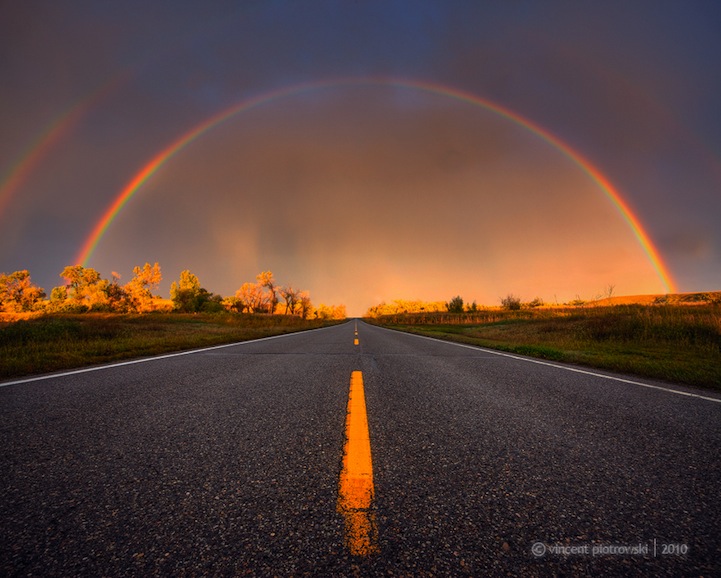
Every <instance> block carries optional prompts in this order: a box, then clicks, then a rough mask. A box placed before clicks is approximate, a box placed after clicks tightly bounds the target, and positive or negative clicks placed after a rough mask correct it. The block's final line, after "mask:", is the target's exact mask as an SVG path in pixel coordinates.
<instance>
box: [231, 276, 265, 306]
mask: <svg viewBox="0 0 721 578" xmlns="http://www.w3.org/2000/svg"><path fill="white" fill-rule="evenodd" d="M235 296H236V298H237V299H239V300H240V302H241V303H242V305H241V311H246V310H247V311H248V313H257V312H258V311H260V310H261V309H263V308H264V307H265V306H266V304H265V303H264V294H263V287H262V286H260V285H257V284H256V283H243V285H241V287H240V289H238V290H237V291H236V292H235Z"/></svg>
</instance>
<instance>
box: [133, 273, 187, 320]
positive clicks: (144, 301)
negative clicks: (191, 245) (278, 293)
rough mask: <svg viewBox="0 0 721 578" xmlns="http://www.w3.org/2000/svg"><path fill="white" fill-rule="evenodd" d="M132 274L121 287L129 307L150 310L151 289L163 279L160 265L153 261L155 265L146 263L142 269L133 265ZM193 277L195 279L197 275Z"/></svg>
mask: <svg viewBox="0 0 721 578" xmlns="http://www.w3.org/2000/svg"><path fill="white" fill-rule="evenodd" d="M133 275H134V276H133V278H132V279H131V280H130V282H129V283H127V284H126V285H125V287H124V288H123V289H124V290H125V293H126V298H127V302H128V307H129V309H131V310H133V311H137V312H139V313H143V312H146V311H152V310H153V294H152V293H151V290H152V289H157V288H158V285H160V282H161V281H162V280H163V276H162V274H161V272H160V265H159V264H158V263H155V265H152V266H151V265H150V263H146V264H145V265H144V266H143V267H142V269H141V268H140V267H135V268H134V269H133ZM191 275H192V273H191ZM181 279H182V276H181ZM195 279H196V280H197V277H196V278H195Z"/></svg>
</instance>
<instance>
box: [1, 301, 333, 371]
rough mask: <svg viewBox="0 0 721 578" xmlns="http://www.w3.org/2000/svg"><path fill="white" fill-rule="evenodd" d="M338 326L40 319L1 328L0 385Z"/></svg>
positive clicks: (294, 321)
mask: <svg viewBox="0 0 721 578" xmlns="http://www.w3.org/2000/svg"><path fill="white" fill-rule="evenodd" d="M334 323H339V321H320V320H313V321H310V320H308V321H304V320H303V319H300V318H299V317H291V316H282V315H274V316H270V315H246V314H243V315H240V314H233V313H218V314H181V313H151V314H147V315H119V314H91V313H84V314H80V315H45V316H41V317H35V318H32V319H27V320H22V321H15V322H12V323H0V379H6V378H11V377H19V376H23V375H31V374H37V373H45V372H50V371H57V370H62V369H70V368H74V367H82V366H87V365H93V364H98V363H105V362H109V361H115V360H120V359H129V358H133V357H143V356H147V355H156V354H159V353H167V352H170V351H180V350H184V349H193V348H196V347H206V346H210V345H219V344H222V343H232V342H235V341H245V340H248V339H257V338H259V337H267V336H270V335H279V334H282V333H290V332H294V331H302V330H305V329H314V328H317V327H323V326H326V325H332V324H334Z"/></svg>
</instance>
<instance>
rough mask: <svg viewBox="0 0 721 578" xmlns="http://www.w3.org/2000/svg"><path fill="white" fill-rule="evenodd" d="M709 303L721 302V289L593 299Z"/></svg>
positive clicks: (606, 302)
mask: <svg viewBox="0 0 721 578" xmlns="http://www.w3.org/2000/svg"><path fill="white" fill-rule="evenodd" d="M707 303H721V291H705V292H702V293H672V294H668V295H666V294H659V295H620V296H618V297H610V298H606V299H599V300H598V301H593V304H594V305H635V304H639V305H655V304H668V305H703V304H707Z"/></svg>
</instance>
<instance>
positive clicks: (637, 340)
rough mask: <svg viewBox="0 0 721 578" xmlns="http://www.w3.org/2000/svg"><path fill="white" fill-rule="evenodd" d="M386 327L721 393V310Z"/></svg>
mask: <svg viewBox="0 0 721 578" xmlns="http://www.w3.org/2000/svg"><path fill="white" fill-rule="evenodd" d="M368 321H370V322H372V323H376V324H379V325H383V326H386V327H390V328H394V329H400V330H403V331H409V332H412V333H418V334H422V335H428V336H432V337H439V338H442V339H448V340H451V341H458V342H462V343H469V344H474V345H480V346H483V347H489V348H493V349H498V350H502V351H508V352H513V353H518V354H522V355H529V356H533V357H539V358H543V359H549V360H554V361H562V362H564V363H572V364H578V365H583V366H589V367H595V368H600V369H606V370H611V371H618V372H623V373H631V374H635V375H638V376H642V377H648V378H654V379H661V380H667V381H671V382H675V383H683V384H687V385H694V386H701V387H707V388H712V389H718V390H721V305H719V304H718V303H702V304H683V305H669V304H662V305H659V304H657V305H639V304H628V305H605V306H604V305H596V306H593V307H557V308H543V309H522V310H519V311H506V310H502V309H498V308H496V309H487V310H481V311H478V312H474V313H462V314H455V315H454V314H450V313H425V314H424V313H408V314H397V315H386V316H382V317H379V318H376V319H369V320H368Z"/></svg>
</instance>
